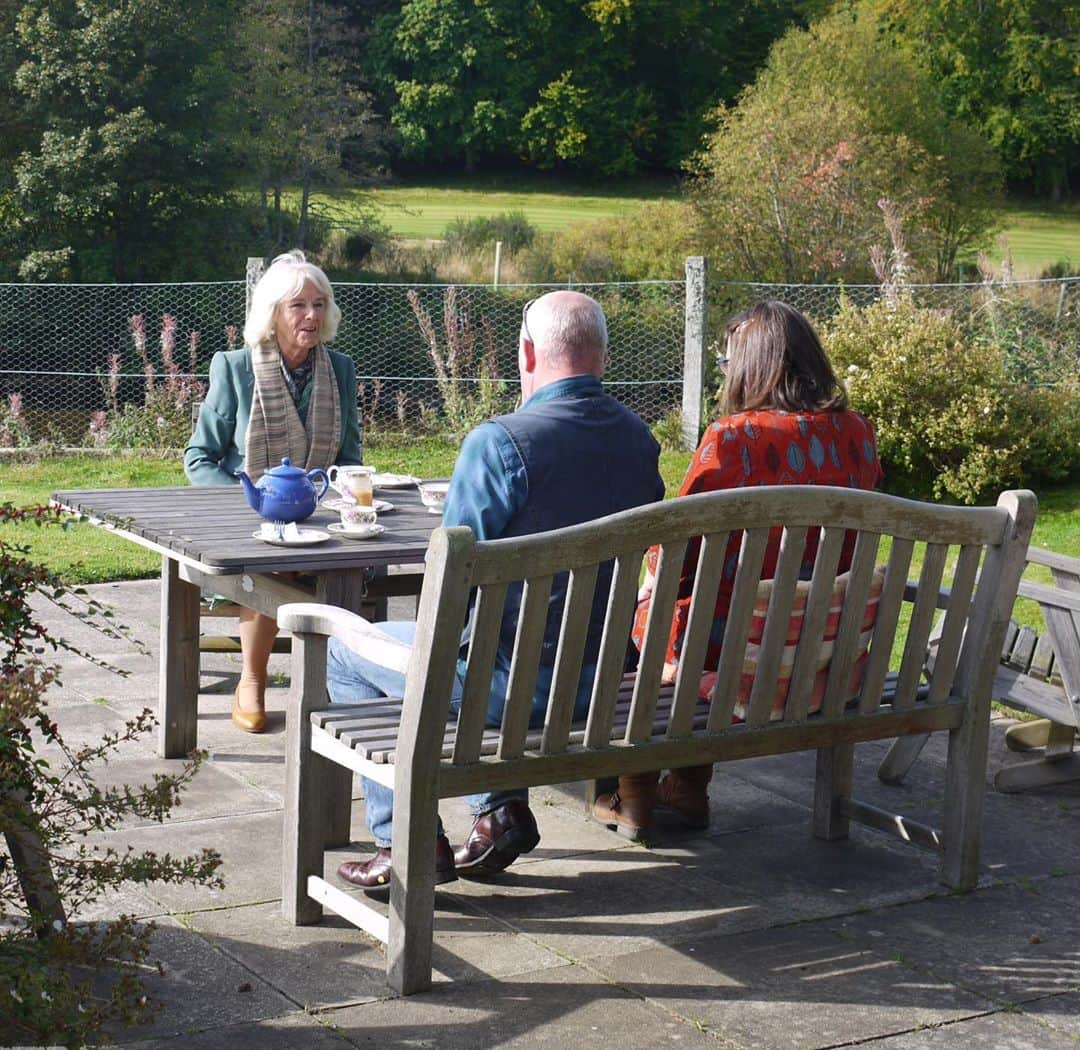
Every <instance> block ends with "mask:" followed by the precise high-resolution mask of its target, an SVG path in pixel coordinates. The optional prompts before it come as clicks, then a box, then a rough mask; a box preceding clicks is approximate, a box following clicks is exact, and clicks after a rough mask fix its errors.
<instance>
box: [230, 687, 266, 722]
mask: <svg viewBox="0 0 1080 1050" xmlns="http://www.w3.org/2000/svg"><path fill="white" fill-rule="evenodd" d="M232 720H233V725H234V726H236V728H237V729H242V730H243V731H244V732H245V733H261V732H262V731H263V730H264V729H265V728H266V712H265V711H242V710H241V709H240V687H239V686H237V687H236V692H235V693H233V702H232Z"/></svg>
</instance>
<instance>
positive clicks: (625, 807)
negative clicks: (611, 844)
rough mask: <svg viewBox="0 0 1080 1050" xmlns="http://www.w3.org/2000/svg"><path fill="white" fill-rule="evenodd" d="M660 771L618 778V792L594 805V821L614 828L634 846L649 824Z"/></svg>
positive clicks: (603, 797) (601, 797)
mask: <svg viewBox="0 0 1080 1050" xmlns="http://www.w3.org/2000/svg"><path fill="white" fill-rule="evenodd" d="M659 775H660V773H659V771H655V772H651V773H633V774H631V775H630V776H625V777H619V788H618V790H617V791H613V792H612V793H611V794H610V795H601V796H600V797H599V798H598V799H597V800H596V801H595V802H594V803H593V809H592V815H593V819H594V820H598V821H600V823H601V824H607V826H608V827H610V828H614V829H615V830H616V831H617V832H618V833H619V834H620V835H624V836H625V837H626V838H628V839H630V840H631V841H633V842H636V841H638V839H640V838H641V833H642V832H643V831H644V830H645V829H646V828H647V827H648V826H649V824H651V823H652V811H653V803H654V802H655V801H656V778H657V777H658V776H659Z"/></svg>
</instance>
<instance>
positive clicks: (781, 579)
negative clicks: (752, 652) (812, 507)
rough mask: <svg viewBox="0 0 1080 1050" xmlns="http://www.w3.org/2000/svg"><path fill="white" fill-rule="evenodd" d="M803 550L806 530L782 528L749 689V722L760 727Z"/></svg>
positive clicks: (773, 684)
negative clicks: (753, 675) (750, 688)
mask: <svg viewBox="0 0 1080 1050" xmlns="http://www.w3.org/2000/svg"><path fill="white" fill-rule="evenodd" d="M805 551H806V529H784V530H783V532H782V533H781V535H780V555H779V557H778V558H777V561H776V573H775V574H774V576H773V583H772V588H771V593H770V597H769V606H768V609H767V611H766V615H765V631H764V633H763V634H762V636H761V646H760V648H759V650H758V658H757V668H756V676H755V678H754V685H753V688H752V690H751V692H750V708H749V710H748V711H747V714H746V721H747V724H748V725H752V726H761V725H764V724H765V723H766V722H768V721H769V718H770V717H771V715H772V705H773V697H774V696H775V694H776V686H777V682H778V680H779V678H780V661H781V658H782V657H783V655H784V648H785V646H786V644H787V638H788V622H789V617H790V611H791V604H792V599H793V598H794V596H795V585H796V584H797V583H798V582H799V569H800V568H801V567H802V561H803V555H804V553H805Z"/></svg>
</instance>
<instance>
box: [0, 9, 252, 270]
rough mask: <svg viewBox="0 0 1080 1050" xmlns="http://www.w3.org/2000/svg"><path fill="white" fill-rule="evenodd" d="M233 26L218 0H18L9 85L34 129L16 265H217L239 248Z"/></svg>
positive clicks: (21, 174)
mask: <svg viewBox="0 0 1080 1050" xmlns="http://www.w3.org/2000/svg"><path fill="white" fill-rule="evenodd" d="M230 36H231V24H230V21H229V8H228V6H227V5H221V4H216V3H213V2H212V0H185V2H180V0H155V2H152V3H142V4H131V3H125V2H123V0H27V2H25V3H23V4H22V5H21V7H20V9H19V12H18V18H17V24H16V43H17V47H18V52H19V58H20V64H19V67H18V70H17V72H16V73H15V76H14V88H15V91H16V93H17V96H18V99H19V105H20V109H21V116H22V118H23V120H24V121H25V122H26V123H27V124H28V126H31V127H33V128H34V129H35V133H34V135H33V137H32V138H31V141H30V142H29V144H28V145H27V146H26V148H25V149H24V150H23V152H22V153H21V154H20V156H19V157H18V159H17V161H16V163H15V181H16V193H17V199H18V204H19V208H20V210H21V215H20V219H19V229H18V236H19V238H20V240H21V243H22V246H23V249H24V251H25V254H24V255H23V256H22V260H21V263H20V273H21V274H22V276H23V277H25V278H27V279H54V278H72V279H81V280H102V279H104V280H108V279H116V280H122V281H130V280H140V279H146V278H150V277H157V278H162V277H166V276H169V275H172V274H181V273H182V274H183V275H184V276H186V277H188V278H190V277H194V276H198V275H199V274H200V273H203V274H206V273H208V272H209V273H217V272H220V270H221V267H222V263H223V258H222V257H223V256H224V254H225V252H226V251H227V250H229V249H231V250H232V251H233V252H236V249H237V245H236V243H235V242H236V239H237V238H236V230H235V229H233V228H232V227H231V222H230V220H231V219H233V218H234V217H235V214H236V212H235V202H234V201H232V200H231V198H230V197H229V195H228V190H229V187H230V185H231V184H232V182H233V181H234V180H235V179H236V178H238V177H239V174H240V173H239V171H238V169H237V167H236V164H235V158H234V155H233V153H232V152H231V149H230V143H229V138H228V134H227V129H226V127H225V126H224V125H223V123H222V121H221V116H222V113H223V110H222V100H223V99H226V98H228V97H229V95H230V94H231V87H230V85H231V79H230V78H231V74H230V73H229V70H228V66H227V63H226V56H225V51H224V41H227V40H228V39H229V38H230ZM234 173H235V174H234ZM242 251H243V246H241V247H240V252H237V254H240V253H242ZM226 265H228V263H226Z"/></svg>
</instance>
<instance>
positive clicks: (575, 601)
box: [540, 565, 600, 754]
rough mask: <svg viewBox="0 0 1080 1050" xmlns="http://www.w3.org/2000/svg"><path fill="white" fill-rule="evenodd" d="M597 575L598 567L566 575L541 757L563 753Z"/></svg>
mask: <svg viewBox="0 0 1080 1050" xmlns="http://www.w3.org/2000/svg"><path fill="white" fill-rule="evenodd" d="M599 571H600V566H599V565H584V566H582V567H581V568H578V569H574V571H573V572H571V573H570V579H569V585H568V590H567V594H566V608H565V610H564V611H563V619H562V626H561V629H560V631H559V646H558V650H557V651H556V653H555V670H554V672H553V674H552V678H551V702H550V703H549V704H548V709H547V717H546V719H545V721H544V737H543V742H542V744H541V747H540V750H541V751H542V752H543V753H544V754H555V753H557V752H560V751H563V750H565V749H566V741H567V738H568V736H569V733H570V725H571V723H572V722H573V720H574V703H575V701H576V700H577V692H578V682H579V681H580V678H581V667H582V664H583V663H584V659H585V642H586V640H587V636H588V629H589V619H590V617H591V615H592V606H593V595H594V594H595V593H596V578H597V576H598V574H599Z"/></svg>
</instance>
